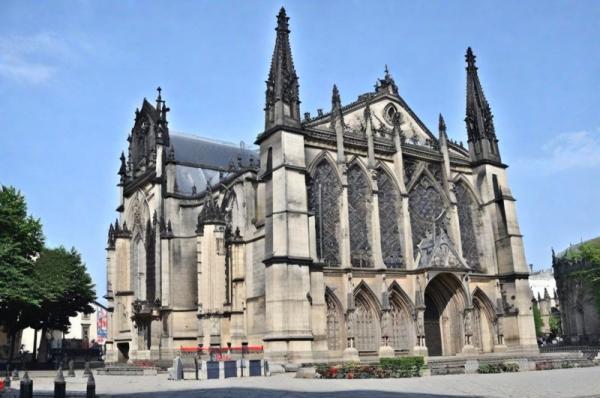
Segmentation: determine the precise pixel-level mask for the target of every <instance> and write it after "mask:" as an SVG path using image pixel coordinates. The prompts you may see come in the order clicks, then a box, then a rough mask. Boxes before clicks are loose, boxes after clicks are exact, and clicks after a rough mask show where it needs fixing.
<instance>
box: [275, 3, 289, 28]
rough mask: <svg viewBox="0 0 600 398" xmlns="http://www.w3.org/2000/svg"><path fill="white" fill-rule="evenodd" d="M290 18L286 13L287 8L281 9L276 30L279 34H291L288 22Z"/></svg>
mask: <svg viewBox="0 0 600 398" xmlns="http://www.w3.org/2000/svg"><path fill="white" fill-rule="evenodd" d="M289 20H290V18H289V17H288V16H287V14H286V13H285V8H283V7H281V9H280V10H279V14H277V28H275V30H276V31H278V32H286V33H290V30H289V24H288V21H289Z"/></svg>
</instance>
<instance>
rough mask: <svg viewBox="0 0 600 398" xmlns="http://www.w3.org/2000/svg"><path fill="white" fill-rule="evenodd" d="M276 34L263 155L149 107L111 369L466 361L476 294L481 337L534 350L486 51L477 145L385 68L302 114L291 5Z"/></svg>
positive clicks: (128, 189)
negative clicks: (192, 131)
mask: <svg viewBox="0 0 600 398" xmlns="http://www.w3.org/2000/svg"><path fill="white" fill-rule="evenodd" d="M276 26H277V28H276V35H274V36H275V37H274V41H275V45H274V52H273V57H272V59H271V63H270V68H269V71H268V74H267V73H266V74H267V76H268V78H267V82H266V87H264V86H263V88H266V90H265V97H264V99H265V103H264V104H263V105H264V108H265V112H264V118H265V125H264V126H265V129H264V131H263V132H261V133H260V134H259V135H258V136H257V137H247V139H246V140H245V141H246V142H251V141H253V142H254V146H252V145H239V144H228V143H224V142H223V141H218V140H212V139H208V138H201V137H194V136H190V135H186V134H177V133H173V132H171V131H170V130H169V122H168V118H167V115H168V114H169V115H170V113H169V112H170V108H169V107H168V106H167V104H166V99H165V97H164V96H163V92H162V89H161V88H158V89H157V96H156V100H155V101H152V102H151V101H148V100H143V101H142V102H141V106H140V107H139V109H138V110H137V111H136V112H135V121H134V123H133V126H132V128H131V134H130V135H129V138H128V140H127V146H128V148H127V150H125V151H124V152H123V153H122V154H121V156H120V167H119V169H118V170H119V171H118V175H119V188H118V190H119V193H120V194H119V201H118V203H116V204H115V207H116V208H117V217H118V219H117V220H116V221H114V223H112V224H110V225H109V227H108V234H107V235H108V236H107V238H108V239H107V245H106V253H107V256H106V257H107V280H108V282H107V291H106V296H105V297H106V299H107V302H108V306H109V310H110V311H109V317H110V319H109V332H108V334H109V336H108V338H107V348H106V362H107V363H113V362H122V363H127V362H129V361H134V362H135V361H140V360H144V361H151V362H157V363H163V362H164V361H165V360H171V359H173V358H174V357H175V356H176V355H178V353H179V350H180V348H181V347H189V348H194V349H196V348H197V347H204V348H208V347H211V348H217V347H218V348H221V349H223V350H227V351H228V352H230V353H231V356H232V359H236V360H237V359H241V353H242V347H245V346H246V345H248V346H255V347H262V348H263V351H262V352H257V353H252V356H253V358H254V357H255V358H256V359H259V358H263V359H267V360H268V361H270V362H272V363H279V364H285V363H286V362H295V363H307V362H309V363H316V362H329V361H333V362H340V361H342V360H344V358H346V359H347V358H353V359H356V360H360V359H365V358H368V360H372V358H374V357H376V356H377V355H379V354H380V353H387V354H389V353H390V346H391V347H393V348H394V349H395V351H396V354H410V355H424V356H425V355H456V354H461V353H462V351H463V348H464V347H463V346H465V342H466V341H467V340H469V339H470V338H471V337H470V334H469V333H468V332H469V330H468V329H470V328H469V327H466V326H469V325H468V324H469V318H468V317H467V318H465V319H463V316H464V315H463V314H469V311H471V309H472V308H473V306H474V303H473V300H472V298H471V295H470V294H469V292H471V291H476V288H479V290H477V292H478V293H477V294H478V298H482V299H481V303H486V304H485V308H484V306H483V305H482V306H481V308H482V309H483V308H484V309H485V311H480V312H477V309H476V310H475V311H474V312H473V313H472V314H471V315H470V316H471V321H472V322H471V323H472V324H473V326H472V328H473V332H474V333H475V335H474V336H473V338H472V340H473V341H474V342H475V343H476V344H478V345H481V346H482V347H484V351H486V352H490V351H493V352H501V351H502V350H506V349H510V351H511V355H513V353H519V352H521V351H527V352H531V350H535V348H536V340H535V329H534V327H533V321H531V322H530V319H532V316H531V308H530V307H531V306H530V305H529V294H530V293H529V288H528V286H527V283H525V282H524V280H523V279H524V278H526V275H527V272H528V267H527V265H526V264H525V256H524V252H523V242H522V240H521V234H520V231H519V223H518V219H517V215H516V210H515V205H514V202H513V200H514V199H513V198H512V197H511V195H508V194H506V193H507V192H510V188H509V187H508V186H506V184H507V182H506V181H507V176H506V173H507V171H506V170H507V169H506V165H504V164H503V163H502V159H501V157H500V151H499V147H498V138H497V137H496V135H495V130H494V126H493V118H492V113H491V108H490V106H489V104H488V103H487V101H486V99H485V96H484V94H483V89H482V88H481V82H480V81H479V77H478V72H477V67H476V66H475V56H474V54H473V52H472V50H470V49H469V50H468V51H467V55H466V61H467V62H466V66H467V69H466V74H467V78H466V82H467V84H466V87H467V95H466V107H467V112H466V116H467V121H468V125H467V126H466V131H464V132H463V134H464V135H465V136H468V139H469V140H468V142H469V147H468V148H465V147H463V146H462V145H458V144H456V143H455V142H454V141H452V140H450V139H448V137H447V136H446V127H445V123H444V122H443V118H440V125H439V126H438V129H437V131H434V130H433V129H430V127H431V126H430V127H427V126H426V125H425V124H424V123H423V121H421V120H420V119H419V117H418V116H417V115H416V114H415V112H414V111H413V110H412V109H411V108H410V106H409V105H408V104H407V102H406V101H405V100H404V99H403V98H402V97H401V96H400V91H399V90H398V86H397V85H396V83H395V81H394V78H393V77H392V74H391V73H390V70H389V69H387V68H386V70H385V71H384V72H383V74H382V76H381V77H380V78H379V79H377V83H376V85H375V87H374V88H373V89H370V87H372V86H371V85H370V84H366V85H365V87H366V88H367V89H369V90H370V91H367V92H365V93H363V94H361V95H359V96H358V98H346V100H347V101H346V102H345V103H342V97H343V90H341V91H342V93H340V89H338V87H335V88H334V89H332V97H331V98H332V101H331V104H332V106H331V110H330V111H323V110H318V111H317V112H316V113H314V114H313V115H311V114H310V113H309V112H304V114H303V117H301V116H300V104H301V102H300V100H301V98H300V87H299V82H300V81H301V80H300V79H299V78H298V74H297V73H296V70H295V66H294V62H293V58H292V47H291V45H290V24H289V18H288V17H287V14H286V12H285V10H283V9H282V10H281V11H280V12H279V14H278V15H277V22H276ZM316 28H317V29H318V27H316ZM302 32H305V30H304V29H303V30H302ZM366 51H368V48H367V50H366ZM249 62H253V61H251V60H250V61H249ZM408 62H410V61H408ZM174 65H176V62H175V63H174ZM457 73H460V71H457ZM369 79H370V78H369ZM367 81H370V80H367ZM257 83H260V82H257ZM259 87H260V86H258V85H257V89H260V88H259ZM433 94H435V93H433ZM248 106H250V107H253V108H256V106H257V104H248ZM174 111H176V110H174ZM303 111H305V110H304V109H303ZM453 117H455V115H454V116H453ZM457 134H460V131H455V132H453V135H457ZM219 138H220V137H219ZM107 167H113V166H110V165H109V166H107ZM401 173H403V174H404V176H403V175H401ZM459 175H460V178H459ZM403 177H405V178H403ZM444 179H446V180H447V181H444ZM450 181H460V182H459V183H457V185H456V188H455V193H456V195H453V193H452V190H453V189H454V188H453V187H452V183H450ZM462 181H464V183H465V185H464V186H463V185H461V184H462ZM467 183H468V185H466V184H467ZM481 187H488V188H485V189H483V188H481ZM492 187H493V188H492ZM467 188H469V189H467ZM107 196H109V195H107ZM455 197H456V201H457V203H456V211H457V214H456V213H455V212H454V207H452V206H451V204H452V205H453V203H451V201H453V200H454V198H455ZM478 203H482V204H486V205H483V206H484V210H482V211H479V209H478ZM487 204H489V206H488V205H487ZM482 232H485V233H482ZM458 238H460V240H458ZM453 240H456V242H459V241H460V242H462V251H461V250H460V249H461V248H459V247H456V246H455V242H454V241H453ZM479 257H480V258H481V261H483V259H485V261H486V264H485V265H486V267H485V268H484V267H481V266H480V261H479ZM469 267H471V268H469ZM473 267H476V268H475V269H473ZM500 273H501V274H502V276H500ZM466 274H468V275H472V278H471V277H468V278H467V277H465V275H466ZM507 275H508V276H510V275H519V277H518V278H517V280H514V279H515V278H511V277H507ZM501 278H502V279H501ZM473 280H475V282H473ZM500 284H502V287H501V288H499V285H500ZM388 286H392V288H388ZM386 289H387V290H386ZM483 292H485V293H483ZM489 303H503V304H502V306H501V307H502V308H488V307H490V305H489ZM584 304H585V303H582V299H579V300H577V299H575V300H574V303H573V304H572V306H573V307H574V308H580V307H582V306H583V307H585V305H584ZM497 311H500V312H502V313H501V314H499V315H498V317H497V318H498V319H501V320H502V322H496V323H495V325H494V326H496V327H497V328H498V329H497V330H499V331H497V332H488V330H493V327H492V326H490V325H489V324H490V322H491V321H492V320H491V318H490V316H491V315H490V316H488V314H494V315H495V314H497ZM578 313H579V312H578ZM384 314H385V316H384ZM580 314H581V316H583V315H584V313H580ZM585 315H586V317H587V313H585ZM517 317H518V318H517ZM382 319H383V321H382ZM494 319H496V318H494ZM465 322H466V324H465ZM486 322H487V323H486ZM382 324H383V325H382ZM516 325H518V326H516ZM382 326H383V328H384V330H382ZM478 328H479V329H478ZM494 333H496V336H495V339H494V340H493V341H492V339H490V338H489V335H491V334H494ZM382 336H383V337H385V339H384V340H385V341H382ZM496 337H497V338H496ZM503 342H506V346H505V345H504V343H503ZM467 346H469V345H468V344H467ZM469 347H470V346H469ZM355 349H357V350H358V351H359V352H360V354H361V356H358V357H357V356H356V354H357V353H356V351H355ZM387 354H386V355H387ZM246 359H247V357H246Z"/></svg>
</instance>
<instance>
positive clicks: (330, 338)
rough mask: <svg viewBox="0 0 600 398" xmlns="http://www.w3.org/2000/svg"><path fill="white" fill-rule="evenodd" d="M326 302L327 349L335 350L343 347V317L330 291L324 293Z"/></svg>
mask: <svg viewBox="0 0 600 398" xmlns="http://www.w3.org/2000/svg"><path fill="white" fill-rule="evenodd" d="M325 303H326V304H327V349H328V350H331V351H337V350H341V349H342V348H344V346H343V345H342V332H343V330H342V329H343V327H344V323H343V320H342V319H343V318H342V310H341V308H340V306H339V305H338V303H337V302H336V300H335V299H334V298H333V297H332V296H331V294H330V293H328V292H327V293H325Z"/></svg>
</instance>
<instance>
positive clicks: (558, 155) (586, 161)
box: [518, 129, 600, 174]
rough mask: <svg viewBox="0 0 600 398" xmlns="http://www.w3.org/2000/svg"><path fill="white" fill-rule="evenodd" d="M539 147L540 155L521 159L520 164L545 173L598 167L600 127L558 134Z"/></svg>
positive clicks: (533, 170) (599, 160) (599, 163)
mask: <svg viewBox="0 0 600 398" xmlns="http://www.w3.org/2000/svg"><path fill="white" fill-rule="evenodd" d="M541 149H542V156H541V157H538V158H534V159H528V160H521V161H519V162H518V163H520V166H522V167H524V168H526V169H530V170H531V171H532V172H544V173H546V174H552V173H556V172H560V171H565V170H571V169H589V168H596V167H600V129H596V130H595V131H594V130H592V131H587V130H586V131H576V132H571V133H561V134H558V135H556V136H554V137H552V139H550V140H549V141H548V142H546V143H545V144H544V145H543V146H542V148H541Z"/></svg>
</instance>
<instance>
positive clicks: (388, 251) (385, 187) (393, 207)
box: [377, 170, 403, 268]
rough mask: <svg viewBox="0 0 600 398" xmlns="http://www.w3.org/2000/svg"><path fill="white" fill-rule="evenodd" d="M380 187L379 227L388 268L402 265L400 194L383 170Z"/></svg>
mask: <svg viewBox="0 0 600 398" xmlns="http://www.w3.org/2000/svg"><path fill="white" fill-rule="evenodd" d="M377 187H378V188H379V194H378V195H379V197H378V200H379V228H380V235H381V254H382V256H383V262H384V264H385V265H386V266H387V267H388V268H400V267H402V263H403V261H402V247H401V245H400V230H399V228H398V222H399V220H400V218H399V214H400V212H399V209H398V206H399V205H400V203H399V198H398V197H399V195H398V190H397V189H396V186H395V185H394V182H393V181H392V179H391V178H390V176H389V175H388V174H387V173H386V172H384V171H383V170H379V173H378V174H377Z"/></svg>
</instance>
